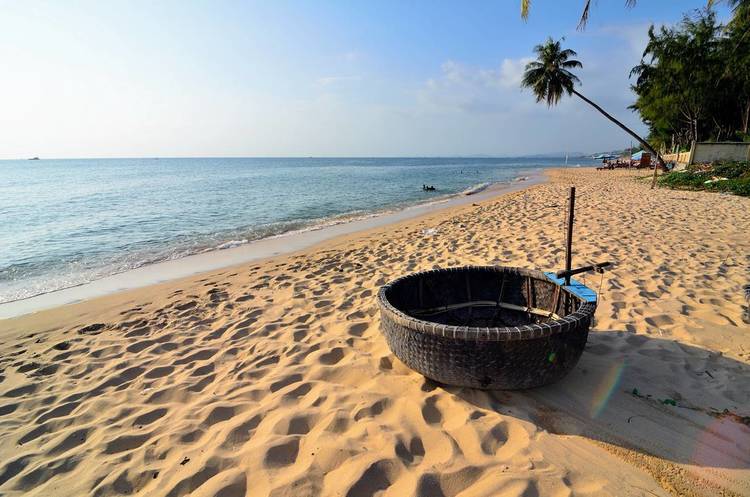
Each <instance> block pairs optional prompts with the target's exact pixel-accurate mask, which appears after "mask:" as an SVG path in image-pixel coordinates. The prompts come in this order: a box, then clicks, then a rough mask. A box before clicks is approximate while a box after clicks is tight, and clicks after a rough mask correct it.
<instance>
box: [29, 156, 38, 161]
mask: <svg viewBox="0 0 750 497" xmlns="http://www.w3.org/2000/svg"><path fill="white" fill-rule="evenodd" d="M29 160H39V157H32V158H31V159H29Z"/></svg>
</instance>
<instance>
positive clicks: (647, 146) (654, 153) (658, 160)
mask: <svg viewBox="0 0 750 497" xmlns="http://www.w3.org/2000/svg"><path fill="white" fill-rule="evenodd" d="M573 93H575V95H576V96H577V97H578V98H580V99H581V100H583V101H584V102H586V103H587V104H589V105H590V106H592V107H593V108H595V109H596V110H598V111H599V112H601V113H602V114H603V115H604V117H606V118H607V119H609V120H610V121H612V122H613V123H615V124H616V125H618V126H619V127H620V129H622V130H623V131H624V132H626V133H627V134H629V135H630V136H632V137H633V138H635V139H636V140H638V143H640V144H641V145H643V148H645V149H646V150H648V151H649V152H651V155H652V156H653V157H655V158H656V163H655V164H654V179H653V180H652V181H651V188H654V187H655V186H656V167H657V165H658V167H660V168H661V169H662V171H666V170H667V165H666V164H664V160H663V159H662V158H661V155H659V154H658V153H657V151H656V150H654V147H652V146H651V145H650V144H649V143H648V142H647V141H646V140H644V139H643V138H641V137H640V136H638V135H637V134H636V133H635V132H634V131H633V130H631V129H630V128H628V127H627V126H625V125H624V124H622V123H621V122H620V121H618V120H617V119H615V118H614V117H612V116H611V115H609V114H608V113H607V111H605V110H604V109H602V108H601V107H599V106H598V105H596V104H595V103H594V102H592V101H591V100H589V99H588V98H586V97H584V96H583V95H581V94H580V93H578V92H577V91H575V90H573Z"/></svg>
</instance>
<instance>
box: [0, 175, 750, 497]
mask: <svg viewBox="0 0 750 497" xmlns="http://www.w3.org/2000/svg"><path fill="white" fill-rule="evenodd" d="M572 183H575V184H576V186H577V187H578V195H579V196H578V201H577V216H578V222H577V224H576V250H577V255H576V258H575V261H574V262H576V263H584V262H588V261H600V260H603V259H611V260H614V261H616V262H617V263H618V265H617V267H616V268H615V269H614V270H613V271H611V272H609V273H607V274H606V275H605V276H604V278H603V281H602V282H601V288H602V295H601V297H602V299H601V303H600V307H599V309H598V311H597V321H596V323H595V326H594V329H593V330H592V333H591V335H590V336H589V344H588V346H587V349H586V351H585V352H584V354H583V356H582V359H581V361H580V363H579V365H578V366H577V367H576V368H575V369H574V371H573V372H572V373H571V374H570V375H569V376H568V377H567V378H565V379H564V380H563V381H561V382H559V383H557V384H554V385H550V386H547V387H544V388H540V389H535V390H530V391H526V392H500V391H497V392H482V391H473V390H468V389H461V388H453V387H442V386H439V385H436V384H435V383H433V382H431V381H429V380H426V379H425V378H424V377H422V376H420V375H419V374H417V373H414V372H412V371H411V370H409V369H408V368H406V367H405V366H404V365H402V364H401V363H400V362H399V361H398V360H396V359H395V358H394V356H393V355H392V354H391V353H390V351H389V350H388V347H387V345H386V344H385V341H384V340H383V338H382V336H381V335H380V332H379V330H378V327H379V324H380V323H379V313H378V310H377V305H376V302H375V295H376V292H377V289H378V288H379V287H380V286H381V285H382V284H384V283H385V282H386V281H388V280H390V279H392V278H394V277H396V276H398V275H402V274H404V273H406V272H411V271H416V270H420V269H427V268H431V267H434V266H452V265H459V264H486V263H490V264H503V265H518V266H526V267H535V268H542V269H549V268H559V267H560V266H561V265H562V259H563V249H562V240H563V229H562V228H563V213H562V212H563V210H564V209H563V205H564V202H565V196H566V188H567V186H568V185H570V184H572ZM748 233H750V199H746V198H738V197H731V196H725V195H716V194H710V193H698V192H680V191H670V190H657V191H651V190H649V189H648V186H647V183H638V182H636V181H634V180H633V178H632V174H630V173H626V172H602V173H596V172H593V171H590V170H580V169H579V170H565V171H558V172H555V173H553V174H552V181H551V182H550V183H548V184H544V185H539V186H535V187H533V188H531V189H528V190H524V191H520V192H515V193H510V194H508V195H504V196H501V197H498V198H496V199H492V200H487V201H484V202H482V203H481V205H479V206H472V205H466V206H463V207H457V208H455V209H453V210H452V211H450V212H439V213H433V214H430V215H428V216H425V217H421V218H418V219H414V220H409V221H405V222H402V223H400V224H395V225H389V226H386V227H380V228H375V229H373V230H370V231H367V232H364V233H358V234H353V235H348V236H347V237H344V238H338V239H336V240H333V241H331V242H328V243H326V244H324V245H322V246H316V247H313V248H311V249H307V250H306V251H304V252H299V253H295V254H292V255H290V256H284V257H279V258H276V259H271V260H267V261H264V262H259V263H252V264H244V265H241V266H237V267H234V268H231V269H224V270H219V271H214V272H212V273H208V274H203V275H198V276H193V277H190V278H187V279H183V280H178V281H174V282H170V283H165V284H160V285H156V286H150V287H145V288H141V289H138V290H133V291H128V292H124V293H119V294H114V295H110V296H106V297H102V298H98V299H94V300H90V301H87V302H83V303H80V304H75V305H71V306H65V307H59V308H56V309H52V310H49V311H43V312H39V313H37V314H33V315H29V316H25V317H20V318H15V319H9V320H4V321H0V340H2V344H1V345H0V351H1V355H2V363H1V365H0V367H1V368H2V373H0V376H1V377H2V381H1V382H0V493H2V494H3V495H29V496H50V495H53V496H57V495H61V496H67V495H70V496H74V495H89V494H91V495H121V494H127V495H143V496H146V495H148V496H152V495H153V496H161V495H169V496H174V495H188V494H190V495H196V496H217V497H230V496H238V495H252V496H256V495H258V496H294V497H302V496H308V495H326V496H329V495H330V496H333V495H341V496H351V497H354V496H374V495H383V496H408V495H417V496H424V497H428V496H429V497H432V496H534V495H543V496H548V495H549V496H569V495H592V496H594V495H595V496H599V495H612V496H630V495H632V496H641V495H658V496H663V495H724V496H732V495H750V429H749V428H748V426H747V423H748V420H747V418H746V419H745V420H744V422H743V419H742V418H741V416H750V333H748V331H750V330H749V328H750V326H748V324H747V323H745V322H743V313H744V311H745V309H744V308H743V306H744V305H746V304H745V300H744V296H743V292H742V289H741V287H742V285H743V284H745V283H748V282H750V271H749V268H750V236H748ZM598 278H599V277H598V276H593V275H591V276H589V277H588V278H587V280H588V283H589V284H590V285H591V286H593V287H594V288H598V286H599V279H598ZM97 323H100V324H101V326H91V325H94V324H97ZM634 389H637V395H634V393H633V392H634ZM665 401H666V402H667V403H665ZM673 401H674V403H675V404H676V405H671V403H672V402H673ZM725 410H726V412H725Z"/></svg>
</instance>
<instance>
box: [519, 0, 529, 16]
mask: <svg viewBox="0 0 750 497" xmlns="http://www.w3.org/2000/svg"><path fill="white" fill-rule="evenodd" d="M530 5H531V0H521V19H523V20H524V21H528V20H529V7H530Z"/></svg>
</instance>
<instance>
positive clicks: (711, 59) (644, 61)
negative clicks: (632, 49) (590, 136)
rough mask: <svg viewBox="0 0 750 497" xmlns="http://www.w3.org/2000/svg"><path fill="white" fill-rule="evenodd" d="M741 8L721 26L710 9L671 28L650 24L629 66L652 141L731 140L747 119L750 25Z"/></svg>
mask: <svg viewBox="0 0 750 497" xmlns="http://www.w3.org/2000/svg"><path fill="white" fill-rule="evenodd" d="M744 9H745V7H743V6H742V5H740V6H739V7H737V8H736V9H735V13H734V16H733V19H732V21H731V22H730V23H729V25H728V26H727V27H723V26H721V25H720V24H718V23H717V21H716V16H715V15H714V14H713V12H711V11H704V12H698V13H697V14H694V15H692V16H687V15H686V16H685V17H684V18H683V19H682V21H681V22H680V23H679V24H678V25H677V26H674V27H662V28H660V29H659V30H658V31H657V30H656V29H655V28H654V27H653V26H652V27H651V28H650V29H649V32H648V38H649V41H648V44H647V45H646V49H645V51H644V52H643V57H642V58H641V62H640V64H638V65H637V66H636V67H634V68H633V70H632V71H631V76H636V77H637V79H636V81H635V84H634V85H633V86H632V89H633V91H634V92H635V94H636V96H637V99H636V101H635V103H634V104H633V105H632V106H631V108H633V109H635V110H637V111H638V112H639V114H640V115H641V118H642V119H643V121H644V122H645V123H646V124H647V125H648V126H649V129H650V132H651V135H650V138H651V140H652V143H661V144H667V143H669V142H670V141H671V142H672V145H673V146H674V145H679V146H681V147H682V148H685V147H686V146H688V145H689V144H690V142H691V141H700V140H706V139H711V140H716V141H721V140H727V139H728V140H733V139H737V138H741V137H743V136H746V135H747V131H746V129H747V121H748V120H749V119H750V36H745V34H746V33H747V28H748V26H750V22H748V18H750V16H745V14H743V12H745V10H744Z"/></svg>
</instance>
